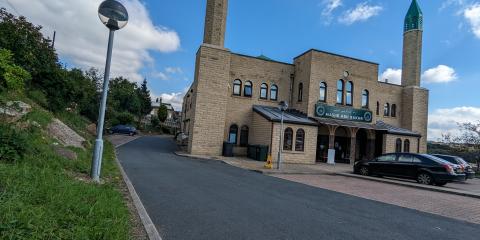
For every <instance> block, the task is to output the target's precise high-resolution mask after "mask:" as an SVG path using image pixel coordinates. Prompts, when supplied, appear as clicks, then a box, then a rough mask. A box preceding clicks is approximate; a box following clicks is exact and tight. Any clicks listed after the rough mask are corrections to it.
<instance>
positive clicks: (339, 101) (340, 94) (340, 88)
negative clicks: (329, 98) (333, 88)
mask: <svg viewBox="0 0 480 240" xmlns="http://www.w3.org/2000/svg"><path fill="white" fill-rule="evenodd" d="M344 85H345V83H344V82H343V80H338V82H337V104H343V90H344V88H345V86H344Z"/></svg>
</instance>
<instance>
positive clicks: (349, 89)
mask: <svg viewBox="0 0 480 240" xmlns="http://www.w3.org/2000/svg"><path fill="white" fill-rule="evenodd" d="M345 100H346V102H347V104H346V105H347V106H353V82H352V81H349V82H347V91H346V94H345Z"/></svg>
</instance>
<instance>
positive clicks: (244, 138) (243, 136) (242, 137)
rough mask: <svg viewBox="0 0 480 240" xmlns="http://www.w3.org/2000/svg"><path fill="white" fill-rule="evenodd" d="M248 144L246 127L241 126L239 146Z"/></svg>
mask: <svg viewBox="0 0 480 240" xmlns="http://www.w3.org/2000/svg"><path fill="white" fill-rule="evenodd" d="M247 145H248V127H247V126H243V127H242V129H241V130H240V147H246V146H247Z"/></svg>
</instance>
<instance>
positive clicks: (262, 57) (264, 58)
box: [257, 54, 273, 61]
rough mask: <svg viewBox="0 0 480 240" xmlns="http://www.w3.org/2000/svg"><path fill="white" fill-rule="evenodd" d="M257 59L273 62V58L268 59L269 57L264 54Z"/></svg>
mask: <svg viewBox="0 0 480 240" xmlns="http://www.w3.org/2000/svg"><path fill="white" fill-rule="evenodd" d="M257 58H260V59H262V60H267V61H273V60H272V59H271V58H269V57H267V56H265V55H263V54H262V55H260V56H258V57H257Z"/></svg>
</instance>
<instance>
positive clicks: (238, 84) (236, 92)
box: [233, 79, 242, 96]
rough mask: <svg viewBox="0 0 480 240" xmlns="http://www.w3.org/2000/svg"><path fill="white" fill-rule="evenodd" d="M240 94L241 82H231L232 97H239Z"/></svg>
mask: <svg viewBox="0 0 480 240" xmlns="http://www.w3.org/2000/svg"><path fill="white" fill-rule="evenodd" d="M241 94H242V81H240V80H239V79H237V80H235V81H233V95H235V96H240V95H241Z"/></svg>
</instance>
